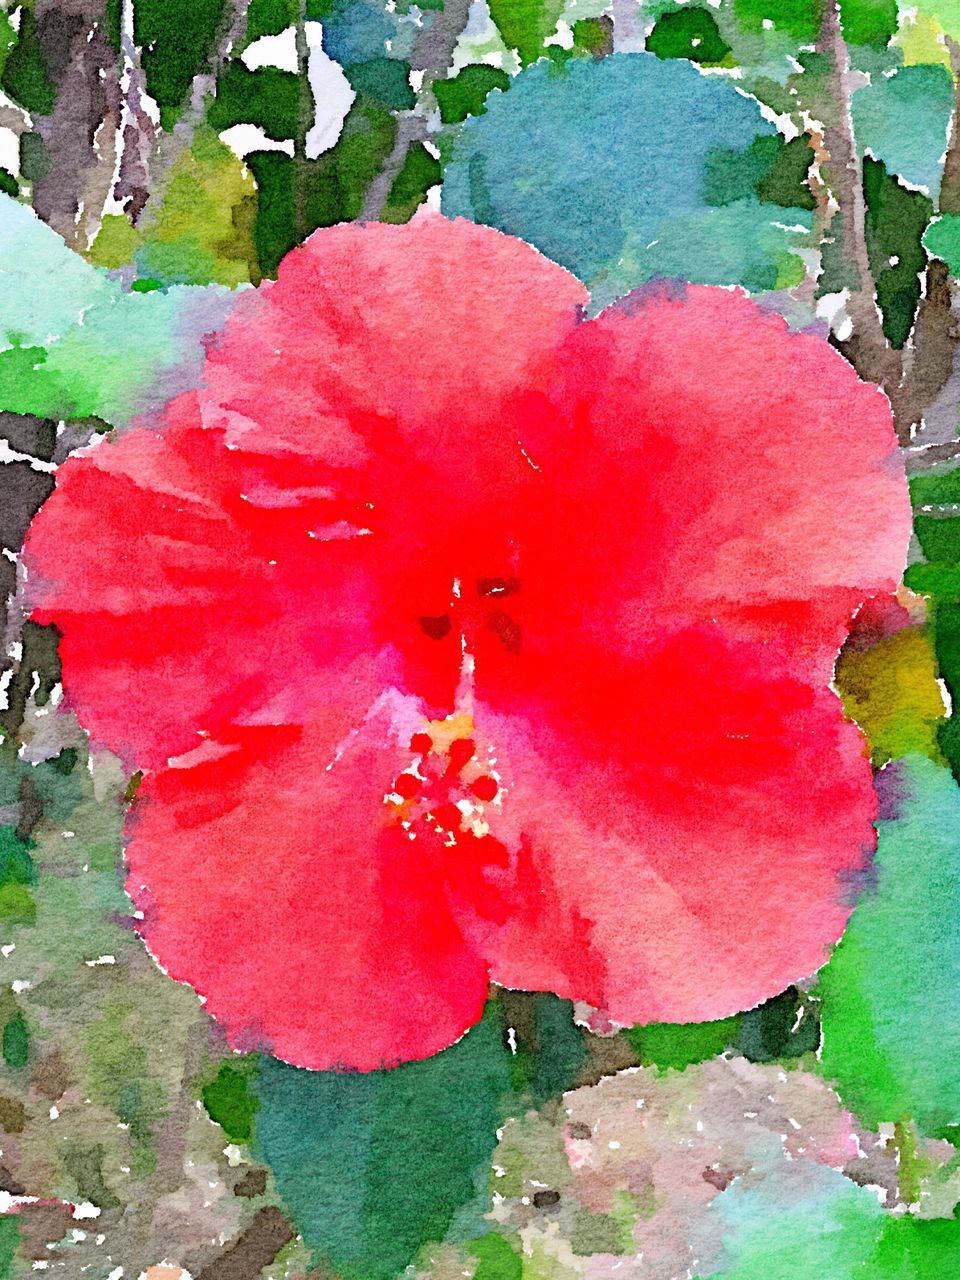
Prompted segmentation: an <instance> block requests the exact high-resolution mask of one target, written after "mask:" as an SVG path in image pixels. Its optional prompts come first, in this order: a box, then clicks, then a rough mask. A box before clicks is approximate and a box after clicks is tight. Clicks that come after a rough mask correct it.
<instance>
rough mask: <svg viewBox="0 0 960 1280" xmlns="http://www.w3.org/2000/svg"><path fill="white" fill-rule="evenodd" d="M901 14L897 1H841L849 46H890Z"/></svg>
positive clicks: (843, 23)
mask: <svg viewBox="0 0 960 1280" xmlns="http://www.w3.org/2000/svg"><path fill="white" fill-rule="evenodd" d="M899 20H900V14H899V12H898V9H897V0H840V22H841V24H842V26H843V36H844V39H845V40H846V41H847V43H848V44H854V45H856V44H865V45H878V46H880V47H881V48H883V47H884V46H886V45H887V44H889V42H890V41H891V40H892V38H893V36H894V34H895V33H896V30H897V26H898V24H899Z"/></svg>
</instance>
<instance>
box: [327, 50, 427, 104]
mask: <svg viewBox="0 0 960 1280" xmlns="http://www.w3.org/2000/svg"><path fill="white" fill-rule="evenodd" d="M344 70H345V74H346V77H347V79H348V80H349V81H350V86H351V88H352V89H353V90H354V91H355V92H356V93H365V94H367V95H368V97H370V98H373V99H375V100H376V101H377V102H382V103H383V105H384V106H385V107H390V108H391V110H393V111H409V110H410V108H411V107H413V106H414V105H415V104H416V101H417V95H416V94H415V93H414V92H413V89H412V88H411V87H410V64H409V63H408V62H403V61H401V59H399V58H370V59H369V60H368V61H367V62H355V63H353V64H352V65H351V66H349V67H346V68H344Z"/></svg>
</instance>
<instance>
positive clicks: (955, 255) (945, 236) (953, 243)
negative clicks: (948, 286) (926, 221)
mask: <svg viewBox="0 0 960 1280" xmlns="http://www.w3.org/2000/svg"><path fill="white" fill-rule="evenodd" d="M923 247H924V248H925V249H926V251H927V253H929V254H930V255H931V256H932V257H934V258H942V259H943V261H944V262H945V263H946V264H947V266H948V267H949V268H950V274H951V275H954V276H957V275H960V214H957V213H948V214H944V215H943V217H940V218H935V219H934V220H933V222H931V223H930V225H929V226H928V227H927V229H926V231H925V232H924V234H923Z"/></svg>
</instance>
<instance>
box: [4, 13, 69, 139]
mask: <svg viewBox="0 0 960 1280" xmlns="http://www.w3.org/2000/svg"><path fill="white" fill-rule="evenodd" d="M0 87H2V88H3V91H4V93H6V94H9V96H10V97H11V98H13V100H14V102H19V103H20V105H21V106H22V107H26V109H27V110H28V111H31V112H34V113H36V114H37V115H40V116H47V115H49V114H50V112H51V111H52V110H53V108H54V104H55V103H56V100H57V90H56V86H55V85H54V83H53V81H52V80H51V79H50V75H49V72H48V70H47V64H46V60H45V59H44V56H43V50H42V48H41V47H40V40H39V38H38V36H37V23H36V19H35V18H34V16H33V10H32V9H29V8H25V7H24V8H21V10H20V31H19V34H18V37H17V43H16V45H15V46H14V47H13V49H12V50H11V51H10V53H9V54H8V55H7V57H6V61H5V64H4V67H3V74H2V76H0Z"/></svg>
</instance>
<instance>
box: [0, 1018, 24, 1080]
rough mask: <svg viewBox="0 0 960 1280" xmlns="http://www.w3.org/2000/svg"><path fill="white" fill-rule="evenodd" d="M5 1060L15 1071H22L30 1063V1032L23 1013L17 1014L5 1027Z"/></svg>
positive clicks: (3, 1045)
mask: <svg viewBox="0 0 960 1280" xmlns="http://www.w3.org/2000/svg"><path fill="white" fill-rule="evenodd" d="M0 1043H2V1048H3V1060H4V1062H5V1063H6V1064H7V1066H8V1067H10V1068H11V1070H13V1071H22V1070H23V1068H24V1067H25V1066H26V1065H27V1063H28V1062H29V1061H30V1032H29V1031H28V1030H27V1022H26V1019H25V1018H24V1016H23V1014H22V1013H15V1014H14V1015H13V1017H12V1018H9V1019H8V1020H7V1021H6V1022H5V1023H4V1026H3V1035H2V1041H0Z"/></svg>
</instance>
